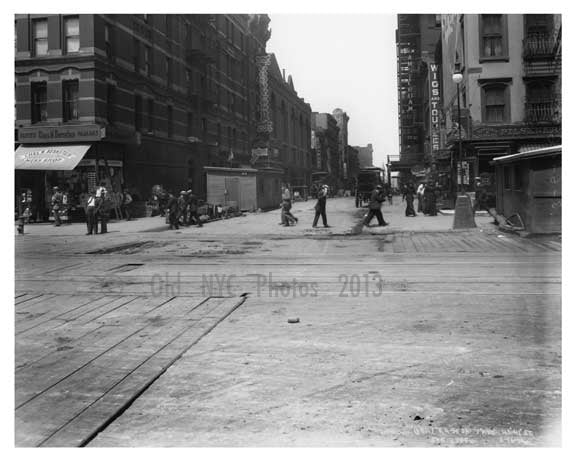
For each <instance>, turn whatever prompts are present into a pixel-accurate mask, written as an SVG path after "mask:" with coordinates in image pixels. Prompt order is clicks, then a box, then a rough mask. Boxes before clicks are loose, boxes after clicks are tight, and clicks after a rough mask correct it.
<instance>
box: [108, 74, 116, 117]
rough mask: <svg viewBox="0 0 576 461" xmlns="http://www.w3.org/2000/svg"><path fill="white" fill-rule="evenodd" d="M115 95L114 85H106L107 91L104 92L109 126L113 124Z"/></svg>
mask: <svg viewBox="0 0 576 461" xmlns="http://www.w3.org/2000/svg"><path fill="white" fill-rule="evenodd" d="M115 93H116V88H114V85H112V84H110V83H109V84H108V87H107V91H106V111H107V118H108V123H110V124H111V125H112V124H113V123H114V115H115V114H114V112H115V111H114V97H115Z"/></svg>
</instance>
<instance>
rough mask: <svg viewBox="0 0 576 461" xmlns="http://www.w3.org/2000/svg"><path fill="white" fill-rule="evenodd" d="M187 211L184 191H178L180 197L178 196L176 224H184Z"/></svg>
mask: <svg viewBox="0 0 576 461" xmlns="http://www.w3.org/2000/svg"><path fill="white" fill-rule="evenodd" d="M187 211H188V200H187V199H186V191H185V190H182V191H180V197H178V224H182V225H185V224H186V223H187V221H188V219H187Z"/></svg>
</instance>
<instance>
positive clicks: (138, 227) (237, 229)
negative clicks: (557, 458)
mask: <svg viewBox="0 0 576 461" xmlns="http://www.w3.org/2000/svg"><path fill="white" fill-rule="evenodd" d="M315 203H316V201H315V200H309V201H307V202H295V203H294V204H293V206H292V210H291V211H292V213H293V214H294V216H296V217H297V218H298V223H297V224H296V225H293V226H290V227H284V226H282V225H280V210H279V209H278V210H271V211H267V212H260V213H257V212H254V213H245V214H244V215H243V216H239V217H235V218H229V219H222V220H218V221H213V222H209V223H206V224H205V225H204V226H203V227H196V226H190V227H181V228H180V229H178V230H170V229H169V226H168V224H166V221H165V218H163V217H160V216H155V217H149V218H138V219H135V220H132V221H111V222H109V223H108V235H107V236H106V237H104V236H102V237H100V236H86V238H91V239H94V238H110V237H112V236H120V235H126V234H142V233H159V234H162V236H163V237H164V236H177V235H186V236H195V235H198V236H203V237H205V236H226V235H246V236H248V235H259V234H260V235H264V234H265V235H278V236H302V235H306V236H307V235H311V236H318V235H322V236H330V235H351V234H357V233H359V232H360V233H362V234H367V235H370V234H392V233H399V232H449V231H452V223H453V220H454V217H453V216H447V215H441V214H438V216H424V215H423V214H421V213H419V214H418V215H417V216H416V217H406V216H405V213H404V211H405V206H406V205H405V203H404V202H402V201H401V199H400V197H395V198H394V203H393V205H389V204H388V203H386V204H383V205H382V214H383V216H384V219H385V220H386V222H388V223H389V225H388V226H386V227H378V226H377V221H376V219H375V218H374V219H373V221H372V223H371V226H370V227H366V226H364V227H362V226H361V221H362V219H363V218H362V217H363V216H365V215H366V213H368V208H356V207H355V204H354V198H351V197H342V198H332V199H328V202H327V206H326V214H327V218H328V224H329V225H330V227H329V228H324V227H323V225H322V220H321V219H320V221H319V223H318V227H316V228H312V222H313V220H314V214H315V212H314V205H315ZM491 222H492V218H491V217H490V216H481V217H476V225H477V226H478V228H480V229H482V228H489V229H493V226H492V224H491ZM15 232H16V230H15ZM24 234H25V235H29V236H59V237H80V236H82V237H84V236H85V234H86V224H85V223H73V224H63V225H62V226H60V227H55V226H53V225H51V224H48V223H41V224H29V225H26V226H25V229H24Z"/></svg>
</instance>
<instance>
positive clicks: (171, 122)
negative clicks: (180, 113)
mask: <svg viewBox="0 0 576 461" xmlns="http://www.w3.org/2000/svg"><path fill="white" fill-rule="evenodd" d="M167 112H168V129H167V132H168V137H169V138H171V137H172V135H173V134H174V109H172V106H167Z"/></svg>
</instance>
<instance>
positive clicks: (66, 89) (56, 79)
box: [15, 14, 304, 219]
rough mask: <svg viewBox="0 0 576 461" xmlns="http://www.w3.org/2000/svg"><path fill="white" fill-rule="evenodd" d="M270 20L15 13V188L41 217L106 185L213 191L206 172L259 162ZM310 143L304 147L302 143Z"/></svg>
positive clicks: (142, 190)
mask: <svg viewBox="0 0 576 461" xmlns="http://www.w3.org/2000/svg"><path fill="white" fill-rule="evenodd" d="M268 24H269V18H268V17H267V16H266V15H246V14H237V15H161V14H158V15H146V14H134V15H106V14H97V15H85V14H80V15H56V14H50V15H46V14H44V15H22V14H20V15H16V17H15V28H16V57H15V93H16V101H15V106H16V116H15V118H16V120H15V128H16V164H15V166H16V169H17V170H16V187H17V189H18V192H20V191H21V190H28V191H31V194H32V197H33V203H32V208H33V210H32V213H33V215H34V217H36V219H45V218H46V217H47V215H48V203H49V199H50V193H51V190H52V187H53V186H59V187H60V188H61V189H63V190H64V191H65V192H66V196H67V200H68V202H69V203H68V205H69V206H70V208H71V209H74V208H78V209H80V208H81V202H82V197H83V196H85V195H84V194H86V193H87V192H88V191H89V190H90V189H92V188H94V187H95V185H96V183H99V182H102V181H104V182H105V183H106V184H107V186H108V187H109V189H110V190H111V191H112V192H113V194H116V195H119V194H120V192H121V191H122V190H123V189H125V188H128V189H129V190H130V192H131V193H132V194H133V196H134V198H135V199H136V200H137V201H138V202H140V203H143V202H144V201H145V200H147V199H148V198H149V196H150V193H151V188H152V186H153V185H156V184H158V185H162V186H163V187H164V188H166V189H168V190H173V191H179V190H181V189H193V190H194V191H195V193H196V194H198V195H201V196H202V195H203V194H205V188H206V185H205V175H204V172H203V168H204V166H207V165H212V166H235V165H240V164H249V163H250V159H251V156H252V150H253V147H254V146H255V142H256V116H257V115H256V114H257V106H258V103H259V99H258V98H259V94H258V91H259V89H258V86H257V83H256V82H257V68H256V56H260V55H263V54H265V47H266V42H267V40H268V38H269V36H270V31H269V29H268ZM299 145H302V146H303V145H304V141H302V142H301V143H300V144H299Z"/></svg>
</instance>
